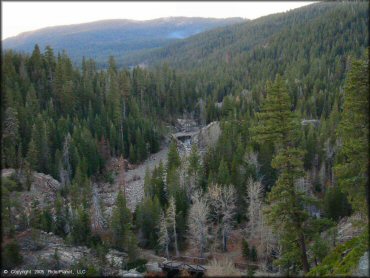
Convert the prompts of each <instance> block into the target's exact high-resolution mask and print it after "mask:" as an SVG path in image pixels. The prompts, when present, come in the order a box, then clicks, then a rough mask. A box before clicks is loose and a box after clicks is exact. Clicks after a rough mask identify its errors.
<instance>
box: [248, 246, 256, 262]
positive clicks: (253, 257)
mask: <svg viewBox="0 0 370 278" xmlns="http://www.w3.org/2000/svg"><path fill="white" fill-rule="evenodd" d="M250 257H251V260H252V261H253V262H256V261H257V249H256V247H254V246H252V248H251V251H250Z"/></svg>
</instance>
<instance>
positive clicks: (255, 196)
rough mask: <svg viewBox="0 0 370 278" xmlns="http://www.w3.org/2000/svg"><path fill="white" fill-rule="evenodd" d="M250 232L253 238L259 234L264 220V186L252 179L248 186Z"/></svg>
mask: <svg viewBox="0 0 370 278" xmlns="http://www.w3.org/2000/svg"><path fill="white" fill-rule="evenodd" d="M247 196H248V210H247V217H248V219H249V225H248V227H249V232H250V235H251V236H252V237H255V236H257V235H258V234H259V231H260V228H261V227H260V224H261V218H262V210H261V208H262V200H263V186H262V184H261V182H260V181H253V179H252V178H251V177H250V178H249V179H248V185H247Z"/></svg>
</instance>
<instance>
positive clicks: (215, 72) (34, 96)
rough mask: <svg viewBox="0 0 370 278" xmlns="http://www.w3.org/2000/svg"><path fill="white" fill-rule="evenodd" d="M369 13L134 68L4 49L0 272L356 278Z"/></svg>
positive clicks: (161, 56) (206, 43)
mask: <svg viewBox="0 0 370 278" xmlns="http://www.w3.org/2000/svg"><path fill="white" fill-rule="evenodd" d="M368 8H369V7H368V3H366V2H329V3H326V2H325V3H316V4H313V5H310V6H306V7H303V8H300V9H296V10H293V11H289V12H286V13H282V14H275V15H270V16H266V17H263V18H260V19H256V20H253V21H249V22H247V23H237V24H234V25H230V26H226V27H221V28H218V29H215V30H210V31H207V32H203V33H201V34H196V35H194V36H191V37H189V38H185V39H182V40H179V41H177V42H174V43H169V44H168V45H167V46H164V47H162V48H159V49H156V50H144V49H143V50H138V52H136V54H135V55H134V53H133V52H130V53H129V54H127V56H126V57H125V61H124V62H125V63H126V66H129V67H128V68H122V67H119V65H122V61H120V62H121V63H117V62H116V61H117V60H118V59H120V58H121V57H116V59H115V58H114V57H110V58H109V60H108V62H107V64H108V65H107V66H106V67H105V68H101V67H99V65H101V64H99V62H98V63H96V62H95V61H94V60H90V59H86V60H83V61H82V63H81V66H80V65H78V66H75V65H73V60H72V59H71V58H70V57H69V56H68V54H67V53H60V54H57V53H56V51H55V49H54V50H53V49H52V48H50V47H47V48H46V49H45V50H44V49H42V48H41V49H40V48H39V47H38V46H37V45H36V46H35V47H34V48H33V51H32V53H31V54H29V53H22V52H19V51H17V50H10V51H8V50H6V51H3V53H2V66H3V67H2V80H3V82H2V94H1V108H2V110H3V111H4V115H3V118H2V144H1V151H2V152H1V153H2V157H1V159H2V180H1V181H2V185H1V187H2V188H1V189H2V190H1V198H2V213H1V216H2V227H3V236H2V252H3V256H2V260H3V261H4V262H5V263H4V264H3V267H6V269H11V268H14V267H17V268H18V269H22V268H24V269H31V268H35V269H53V268H55V269H61V267H63V268H64V267H65V268H66V269H88V274H95V275H96V276H109V275H115V276H118V275H120V276H125V275H126V276H130V275H131V276H132V275H135V276H136V277H141V276H143V277H145V276H148V277H152V276H158V275H160V276H161V277H162V276H163V277H165V276H171V274H174V275H177V274H179V275H180V276H186V274H187V273H186V272H187V271H190V274H192V275H193V277H196V276H197V275H199V274H201V273H199V272H198V270H199V271H200V272H202V273H204V274H205V275H206V276H215V275H216V274H217V275H219V276H222V277H230V276H242V277H246V276H248V277H249V276H262V277H267V276H281V277H298V276H299V277H300V276H316V275H317V276H322V275H324V276H325V275H329V276H333V275H338V276H343V275H346V276H353V275H364V276H366V274H367V273H368V260H367V254H368V246H369V245H368V236H367V235H366V230H367V229H368V228H369V226H368V206H367V204H368V199H367V198H368V194H367V192H368V191H367V190H368V187H367V185H368V181H369V180H368V167H367V166H368V161H369V157H368V153H369V144H368V138H369V121H368V115H369V56H368V55H369V52H368V51H369V49H368V48H369V41H368V39H369V35H368V26H369V24H368V23H369V15H368ZM169 28H170V27H169ZM84 46H86V45H84V44H82V45H81V47H84ZM72 54H73V53H72ZM137 64H140V65H141V64H145V65H146V66H133V65H137ZM130 66H133V67H130ZM46 233H47V234H46ZM164 257H166V258H164ZM159 262H160V263H161V264H158V263H159ZM162 263H163V264H162ZM92 264H93V265H92ZM185 266H187V267H186V268H184V267H185ZM192 266H193V267H192ZM179 268H182V270H181V272H180V271H179ZM171 269H172V271H171Z"/></svg>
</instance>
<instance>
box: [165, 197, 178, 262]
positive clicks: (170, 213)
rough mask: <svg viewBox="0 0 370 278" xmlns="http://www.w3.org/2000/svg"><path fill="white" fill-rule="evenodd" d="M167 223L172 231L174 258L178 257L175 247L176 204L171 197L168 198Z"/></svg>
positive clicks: (176, 247)
mask: <svg viewBox="0 0 370 278" xmlns="http://www.w3.org/2000/svg"><path fill="white" fill-rule="evenodd" d="M167 223H168V226H169V227H170V229H171V230H172V236H173V238H174V241H175V242H174V245H175V252H176V256H177V257H178V256H179V249H178V246H177V233H176V203H175V198H174V197H173V196H171V197H170V200H169V205H168V208H167Z"/></svg>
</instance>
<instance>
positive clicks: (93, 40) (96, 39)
mask: <svg viewBox="0 0 370 278" xmlns="http://www.w3.org/2000/svg"><path fill="white" fill-rule="evenodd" d="M243 21H245V20H243V19H241V18H227V19H215V18H197V17H194V18H187V17H169V18H160V19H154V20H147V21H136V20H125V19H116V20H103V21H97V22H91V23H83V24H74V25H66V26H56V27H47V28H44V29H40V30H36V31H32V32H25V33H22V34H20V35H18V36H15V37H11V38H8V39H5V40H4V41H3V42H2V43H3V48H4V49H10V48H11V49H13V50H17V51H24V52H28V53H30V52H31V51H32V50H33V47H34V46H35V44H36V43H38V44H39V46H40V48H41V49H44V48H45V46H47V45H50V46H51V47H52V48H53V49H54V50H55V51H62V50H63V49H64V50H66V51H67V53H68V55H70V57H71V58H72V60H74V61H75V62H77V63H78V64H79V63H80V62H81V60H82V57H83V56H85V57H86V58H93V59H94V60H95V61H97V62H98V63H102V64H104V63H106V62H107V61H108V58H109V56H110V55H114V56H116V58H117V62H118V64H121V63H122V61H124V60H125V57H127V56H128V55H131V54H133V53H135V52H137V51H140V50H143V49H146V50H148V49H154V48H159V47H163V46H165V45H166V44H168V43H169V42H173V41H177V40H181V39H184V38H187V37H189V36H192V35H195V34H198V33H201V32H204V31H207V30H210V29H214V28H217V27H221V26H225V25H230V24H234V23H238V22H243Z"/></svg>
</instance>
